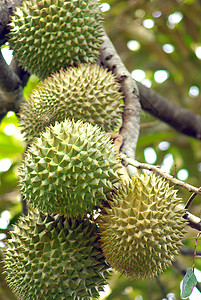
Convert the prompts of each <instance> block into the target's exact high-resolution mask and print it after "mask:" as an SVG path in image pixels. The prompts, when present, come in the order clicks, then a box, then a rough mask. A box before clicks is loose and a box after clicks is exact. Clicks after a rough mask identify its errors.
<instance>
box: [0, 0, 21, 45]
mask: <svg viewBox="0 0 201 300" xmlns="http://www.w3.org/2000/svg"><path fill="white" fill-rule="evenodd" d="M22 2H23V0H1V1H0V46H1V45H3V44H5V42H6V41H7V39H8V38H7V34H8V32H9V28H8V26H7V24H8V23H9V22H10V16H11V15H12V13H13V11H14V9H15V7H16V6H18V5H20V4H21V3H22Z"/></svg>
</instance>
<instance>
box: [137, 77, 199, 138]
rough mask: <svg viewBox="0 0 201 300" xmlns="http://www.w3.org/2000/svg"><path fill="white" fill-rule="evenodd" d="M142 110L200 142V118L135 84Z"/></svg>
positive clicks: (141, 85) (138, 83) (140, 84)
mask: <svg viewBox="0 0 201 300" xmlns="http://www.w3.org/2000/svg"><path fill="white" fill-rule="evenodd" d="M137 86H138V88H139V92H140V103H141V106H142V109H144V110H145V111H147V112H148V113H150V114H152V115H153V116H155V117H156V118H158V119H160V120H162V121H163V122H165V123H167V124H169V125H170V126H172V127H174V129H176V130H177V131H179V132H181V133H183V134H186V135H188V136H192V137H194V138H196V139H198V140H201V117H200V116H199V115H196V114H194V113H192V112H191V111H189V110H187V109H185V108H182V107H180V106H178V105H176V104H174V103H172V102H170V101H168V100H166V99H165V98H164V97H162V96H160V95H159V94H158V93H156V92H155V91H153V90H152V89H150V88H147V87H146V86H144V85H143V84H142V83H140V82H137Z"/></svg>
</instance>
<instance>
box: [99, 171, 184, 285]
mask: <svg viewBox="0 0 201 300" xmlns="http://www.w3.org/2000/svg"><path fill="white" fill-rule="evenodd" d="M179 204H181V199H179V198H177V196H176V190H174V189H173V188H172V187H170V186H169V184H168V183H167V181H166V180H164V179H162V178H161V177H159V176H155V175H154V174H144V175H138V176H135V177H134V178H132V180H128V181H127V182H125V183H124V184H123V186H122V187H121V188H120V189H119V191H118V192H117V193H116V195H114V198H113V203H112V204H111V207H110V208H106V209H105V212H104V213H103V214H101V215H100V217H99V220H98V224H99V226H100V236H101V243H102V249H103V253H104V255H105V257H106V259H107V262H108V263H109V264H110V265H111V266H112V267H113V268H114V269H115V270H116V271H118V272H120V273H121V274H124V275H126V276H128V277H130V278H132V279H138V280H143V279H146V278H153V277H154V276H157V275H158V274H159V273H161V272H163V271H164V270H165V269H166V268H167V267H169V266H170V265H171V264H172V261H173V260H175V256H176V255H178V253H179V248H180V247H181V246H182V239H184V235H185V226H186V221H185V220H184V219H183V215H184V214H185V210H182V209H181V207H179V206H178V205H179Z"/></svg>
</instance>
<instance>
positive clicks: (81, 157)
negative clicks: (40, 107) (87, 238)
mask: <svg viewBox="0 0 201 300" xmlns="http://www.w3.org/2000/svg"><path fill="white" fill-rule="evenodd" d="M121 168H122V165H121V162H120V159H119V156H118V153H117V152H116V151H115V148H114V145H113V144H112V142H111V141H110V140H109V137H108V136H107V135H106V133H104V132H102V131H101V130H100V128H99V127H98V126H92V125H91V124H89V123H83V122H82V121H77V122H74V121H69V120H66V121H65V122H62V123H58V122H56V124H55V126H50V127H48V128H47V130H46V132H44V133H43V134H42V135H41V137H40V138H37V139H35V141H34V143H33V144H32V146H31V147H30V148H29V149H28V151H27V153H26V154H25V158H24V161H23V162H22V164H21V167H20V172H19V184H20V186H21V192H22V195H23V196H24V197H25V200H27V201H28V202H29V203H31V204H32V205H33V206H36V207H37V208H39V209H40V210H42V211H44V212H52V213H59V214H65V215H66V216H69V217H76V216H79V215H80V216H84V215H86V214H88V213H92V212H93V210H95V209H96V208H98V207H101V206H102V203H103V201H106V200H107V195H108V194H109V192H110V191H112V190H113V189H114V187H115V184H116V183H118V182H119V181H120V176H119V175H120V172H121Z"/></svg>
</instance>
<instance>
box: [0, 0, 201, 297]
mask: <svg viewBox="0 0 201 300" xmlns="http://www.w3.org/2000/svg"><path fill="white" fill-rule="evenodd" d="M101 9H102V11H103V14H104V18H105V29H106V31H107V33H108V35H109V37H110V38H111V40H112V42H113V44H114V46H115V47H116V49H117V52H118V53H119V55H120V56H121V58H122V60H123V62H124V64H125V66H126V67H127V68H128V70H129V71H130V72H131V74H132V77H133V78H134V79H136V80H137V81H140V82H142V83H143V84H144V85H146V86H147V87H150V88H152V89H154V90H155V91H157V92H158V93H159V94H161V95H162V96H164V97H165V98H166V99H168V100H169V101H171V102H172V103H175V104H177V105H180V106H182V107H184V108H186V109H188V110H190V111H192V112H194V113H196V114H200V115H201V92H200V89H201V86H200V80H201V17H200V16H201V3H200V1H196V0H166V1H161V0H108V1H101ZM1 51H2V53H3V55H4V57H5V59H6V61H7V63H8V64H9V63H10V61H11V59H12V49H9V45H8V44H6V45H4V46H2V48H1ZM37 83H38V79H37V77H35V76H34V75H32V76H31V77H30V78H29V81H28V84H27V86H26V87H25V88H24V96H25V97H28V96H29V94H30V93H31V90H32V89H33V88H34V87H35V86H36V85H37ZM24 149H25V144H24V142H23V137H22V136H21V134H20V129H19V122H18V118H17V116H16V115H15V114H14V113H13V112H9V113H8V114H7V116H6V117H5V118H4V119H3V120H2V122H1V124H0V248H1V249H3V247H4V246H5V244H4V241H5V239H6V238H7V237H8V236H9V231H10V230H11V229H12V224H13V223H15V222H16V220H17V218H18V217H19V215H20V213H21V203H20V195H19V188H18V187H17V168H18V165H19V163H20V160H21V159H22V154H23V151H24ZM136 159H137V160H138V161H140V162H147V163H150V164H157V165H160V166H161V167H162V169H163V170H164V171H166V172H168V173H170V174H172V175H173V174H175V176H176V177H177V178H178V179H180V180H183V181H186V182H188V183H189V184H192V185H194V186H196V187H199V186H200V185H201V143H200V141H199V140H196V139H194V138H191V137H188V136H185V135H183V134H181V133H178V132H177V131H176V130H174V129H173V128H172V127H170V126H168V125H167V124H165V123H163V122H161V121H160V120H158V119H156V118H155V117H153V116H151V115H150V114H148V113H146V112H144V111H142V113H141V131H140V137H139V140H138V147H137V152H136ZM178 196H179V197H181V198H182V199H183V201H184V204H185V203H186V202H187V200H188V198H189V196H190V193H189V192H188V191H186V190H184V189H179V193H178ZM190 212H192V213H194V214H195V215H196V216H198V217H201V197H200V196H197V197H196V198H195V199H194V201H193V204H192V205H191V207H190ZM196 236H197V231H195V230H193V229H190V228H188V233H187V235H186V240H185V241H184V247H183V249H182V251H181V255H180V256H179V257H178V261H177V265H176V266H175V267H171V268H169V269H168V270H167V271H166V272H164V273H163V274H162V275H160V277H159V278H156V279H153V280H147V281H144V282H137V281H135V280H130V279H127V278H125V277H123V276H120V274H116V273H114V275H113V276H112V278H111V280H110V284H109V285H108V286H106V287H105V291H104V292H103V293H102V294H101V298H100V299H102V300H111V299H113V300H161V299H163V300H165V299H167V300H174V299H181V298H180V283H181V281H182V279H183V275H182V270H185V269H186V268H189V267H192V264H193V252H194V246H195V239H196ZM0 253H1V252H0ZM197 254H198V256H197V257H196V259H195V267H196V275H197V278H198V279H199V278H200V281H201V275H200V273H201V272H200V271H199V270H201V259H200V255H201V243H200V241H199V240H198V245H197ZM2 272H3V269H2V264H1V265H0V299H1V300H11V299H16V298H15V296H14V295H13V294H12V293H11V291H10V290H9V288H8V287H7V285H6V282H5V280H4V276H3V273H2ZM189 299H190V300H198V299H201V293H200V292H199V291H198V290H197V289H196V288H195V289H194V290H193V293H192V295H191V297H190V298H189Z"/></svg>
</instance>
